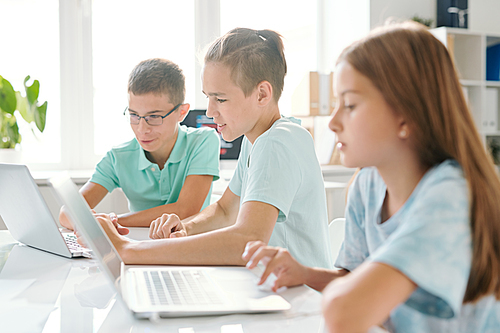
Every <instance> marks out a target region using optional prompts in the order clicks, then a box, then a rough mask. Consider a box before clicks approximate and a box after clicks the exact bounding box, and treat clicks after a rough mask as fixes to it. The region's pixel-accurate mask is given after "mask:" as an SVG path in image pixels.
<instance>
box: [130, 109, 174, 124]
mask: <svg viewBox="0 0 500 333" xmlns="http://www.w3.org/2000/svg"><path fill="white" fill-rule="evenodd" d="M181 105H182V104H177V105H176V106H174V108H173V109H172V110H170V111H168V112H167V114H166V115H164V116H160V115H158V114H152V115H149V116H139V115H138V114H134V113H130V111H129V112H128V114H127V110H128V106H127V107H126V108H125V111H123V115H124V116H128V118H129V121H130V124H131V125H139V123H140V122H141V118H144V120H145V121H146V123H148V125H151V126H160V125H161V124H163V118H166V117H168V116H169V115H170V114H171V113H172V112H174V111H175V110H177V108H178V107H179V106H181Z"/></svg>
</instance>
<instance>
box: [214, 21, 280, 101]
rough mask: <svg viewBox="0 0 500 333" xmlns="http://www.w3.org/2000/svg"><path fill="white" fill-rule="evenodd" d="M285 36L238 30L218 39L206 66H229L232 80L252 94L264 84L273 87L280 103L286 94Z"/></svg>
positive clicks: (273, 32) (268, 31) (266, 32)
mask: <svg viewBox="0 0 500 333" xmlns="http://www.w3.org/2000/svg"><path fill="white" fill-rule="evenodd" d="M281 38H282V37H281V35H280V34H278V33H277V32H275V31H272V30H253V29H247V28H236V29H233V30H231V31H229V32H228V33H226V34H225V35H224V36H222V37H219V38H218V39H216V40H215V41H214V42H213V43H212V44H211V45H210V47H209V49H208V51H207V53H206V55H205V63H208V62H217V63H221V64H223V65H225V66H228V67H229V69H230V71H231V79H232V80H233V82H234V83H235V84H236V85H237V86H238V87H240V88H241V90H243V93H244V94H245V96H248V95H250V94H251V93H252V91H253V90H254V89H255V87H256V86H257V85H258V84H259V83H260V82H262V81H268V82H269V83H270V84H271V86H272V87H273V98H274V100H275V101H276V102H277V101H278V100H279V98H280V96H281V93H282V91H283V86H284V83H285V75H286V60H285V54H284V52H283V50H284V46H283V41H282V40H281Z"/></svg>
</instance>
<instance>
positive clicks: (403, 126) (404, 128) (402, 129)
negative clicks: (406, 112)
mask: <svg viewBox="0 0 500 333" xmlns="http://www.w3.org/2000/svg"><path fill="white" fill-rule="evenodd" d="M409 136H410V128H409V127H408V124H407V123H406V121H404V120H401V123H400V125H399V133H398V137H399V138H400V139H403V140H404V139H408V137H409Z"/></svg>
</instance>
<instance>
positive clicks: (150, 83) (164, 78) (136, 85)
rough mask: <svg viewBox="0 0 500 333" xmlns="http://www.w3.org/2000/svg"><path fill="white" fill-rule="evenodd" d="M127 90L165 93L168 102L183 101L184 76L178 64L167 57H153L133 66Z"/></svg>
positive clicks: (137, 92)
mask: <svg viewBox="0 0 500 333" xmlns="http://www.w3.org/2000/svg"><path fill="white" fill-rule="evenodd" d="M128 92H131V93H133V94H134V95H144V94H149V93H153V94H155V95H162V94H165V95H167V96H168V98H169V99H170V103H172V104H174V105H177V104H181V103H184V98H185V95H186V86H185V77H184V74H183V73H182V70H181V69H180V68H179V66H178V65H177V64H175V63H173V62H172V61H170V60H167V59H160V58H153V59H148V60H144V61H141V62H140V63H139V64H138V65H137V66H135V67H134V69H133V70H132V72H131V73H130V76H129V80H128Z"/></svg>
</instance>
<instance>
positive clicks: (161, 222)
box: [149, 214, 187, 239]
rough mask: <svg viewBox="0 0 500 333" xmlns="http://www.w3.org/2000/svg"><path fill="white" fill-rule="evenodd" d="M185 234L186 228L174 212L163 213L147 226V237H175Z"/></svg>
mask: <svg viewBox="0 0 500 333" xmlns="http://www.w3.org/2000/svg"><path fill="white" fill-rule="evenodd" d="M185 236H187V232H186V229H185V228H184V225H183V224H182V222H181V220H180V219H179V217H178V216H177V215H175V214H163V215H162V216H161V217H159V218H157V219H156V220H154V221H153V222H151V225H150V226H149V238H151V239H161V238H175V237H185Z"/></svg>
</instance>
